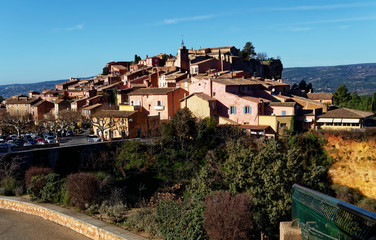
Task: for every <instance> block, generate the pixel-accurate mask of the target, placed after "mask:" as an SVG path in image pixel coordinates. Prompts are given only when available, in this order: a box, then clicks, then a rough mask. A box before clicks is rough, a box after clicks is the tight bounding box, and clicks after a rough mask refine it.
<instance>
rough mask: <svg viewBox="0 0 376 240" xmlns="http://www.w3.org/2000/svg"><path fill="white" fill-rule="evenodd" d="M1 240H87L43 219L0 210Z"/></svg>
mask: <svg viewBox="0 0 376 240" xmlns="http://www.w3.org/2000/svg"><path fill="white" fill-rule="evenodd" d="M0 239H1V240H49V239H50V240H66V239H71V240H88V239H90V238H87V237H85V236H84V235H81V234H79V233H77V232H75V231H73V230H71V229H69V228H66V227H63V226H61V225H58V224H56V223H53V222H50V221H47V220H44V219H43V218H40V217H37V216H33V215H29V214H25V213H20V212H15V211H10V210H4V209H0Z"/></svg>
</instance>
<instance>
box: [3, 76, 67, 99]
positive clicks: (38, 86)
mask: <svg viewBox="0 0 376 240" xmlns="http://www.w3.org/2000/svg"><path fill="white" fill-rule="evenodd" d="M68 80H69V79H63V80H55V81H47V82H38V83H20V84H7V85H0V96H2V97H4V98H8V97H11V96H14V95H19V94H24V95H27V93H28V92H29V91H37V92H42V91H43V90H44V89H55V87H56V84H59V83H62V82H65V81H68Z"/></svg>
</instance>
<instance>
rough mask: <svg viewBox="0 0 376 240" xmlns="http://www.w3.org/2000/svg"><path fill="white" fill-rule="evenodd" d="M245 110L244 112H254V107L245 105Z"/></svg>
mask: <svg viewBox="0 0 376 240" xmlns="http://www.w3.org/2000/svg"><path fill="white" fill-rule="evenodd" d="M243 112H244V114H251V113H252V107H250V106H245V107H243Z"/></svg>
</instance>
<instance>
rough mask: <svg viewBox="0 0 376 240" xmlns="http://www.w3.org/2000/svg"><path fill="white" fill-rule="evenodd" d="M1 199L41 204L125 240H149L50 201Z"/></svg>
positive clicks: (14, 198)
mask: <svg viewBox="0 0 376 240" xmlns="http://www.w3.org/2000/svg"><path fill="white" fill-rule="evenodd" d="M1 199H4V200H8V201H15V202H20V203H25V204H28V205H30V204H31V205H34V206H40V207H42V208H45V209H48V210H50V211H52V212H55V213H58V214H61V215H63V216H64V215H65V216H68V217H72V218H74V219H76V220H78V221H81V222H84V223H85V224H88V225H91V226H94V227H96V228H99V229H103V230H105V231H107V232H110V233H112V234H114V235H116V236H117V237H118V238H119V239H124V240H147V238H144V237H141V236H139V235H137V234H135V233H132V232H129V231H127V230H124V229H122V228H119V227H116V226H114V225H111V224H109V223H106V222H102V221H100V220H98V219H95V218H92V217H90V216H88V215H85V214H82V213H78V212H73V211H71V210H69V209H66V208H62V207H59V206H56V205H53V204H48V203H35V202H31V201H29V200H27V199H24V198H19V197H3V196H1V197H0V200H1ZM1 208H4V206H1V205H0V209H1Z"/></svg>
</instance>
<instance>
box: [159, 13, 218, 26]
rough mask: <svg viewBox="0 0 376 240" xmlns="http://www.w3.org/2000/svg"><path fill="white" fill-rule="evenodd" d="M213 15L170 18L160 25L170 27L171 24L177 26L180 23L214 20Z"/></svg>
mask: <svg viewBox="0 0 376 240" xmlns="http://www.w3.org/2000/svg"><path fill="white" fill-rule="evenodd" d="M213 17H214V16H213V15H204V16H192V17H184V18H170V19H164V20H163V21H162V22H160V23H159V24H160V25H169V24H177V23H180V22H191V21H199V20H205V19H210V18H213Z"/></svg>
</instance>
